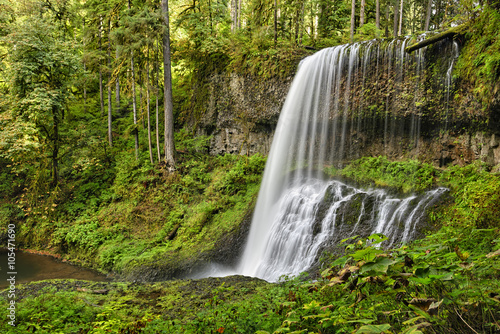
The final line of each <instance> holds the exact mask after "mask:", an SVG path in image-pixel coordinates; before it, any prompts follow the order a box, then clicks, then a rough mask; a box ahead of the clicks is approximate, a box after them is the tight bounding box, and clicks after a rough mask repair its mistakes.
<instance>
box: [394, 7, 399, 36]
mask: <svg viewBox="0 0 500 334" xmlns="http://www.w3.org/2000/svg"><path fill="white" fill-rule="evenodd" d="M398 19H399V2H398V0H394V28H393V35H394V37H398Z"/></svg>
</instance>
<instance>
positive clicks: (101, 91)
mask: <svg viewBox="0 0 500 334" xmlns="http://www.w3.org/2000/svg"><path fill="white" fill-rule="evenodd" d="M101 54H102V16H101V17H99V97H100V99H101V115H104V92H103V88H102V65H101Z"/></svg>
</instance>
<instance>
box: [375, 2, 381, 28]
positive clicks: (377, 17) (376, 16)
mask: <svg viewBox="0 0 500 334" xmlns="http://www.w3.org/2000/svg"><path fill="white" fill-rule="evenodd" d="M375 26H376V27H377V29H380V0H377V3H376V8H375Z"/></svg>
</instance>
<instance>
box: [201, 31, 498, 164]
mask: <svg viewBox="0 0 500 334" xmlns="http://www.w3.org/2000/svg"><path fill="white" fill-rule="evenodd" d="M407 43H409V41H406V40H399V41H398V40H396V41H392V42H391V41H385V42H384V41H383V42H377V43H375V42H367V43H364V44H362V45H360V47H359V49H357V50H356V52H357V53H356V55H352V52H353V51H351V55H346V57H351V58H352V59H354V58H353V57H356V59H355V60H354V61H352V60H350V61H351V62H352V64H351V63H349V64H348V65H345V68H344V69H343V70H345V71H346V73H349V74H348V75H346V76H344V77H342V78H341V79H340V80H341V82H340V85H341V86H342V87H343V88H342V91H341V92H340V93H339V94H340V95H339V96H340V98H339V97H337V99H338V100H339V106H338V109H339V110H342V113H341V114H335V113H333V111H332V112H331V114H330V117H329V118H330V120H329V121H331V122H334V121H341V122H345V124H346V125H345V129H346V130H345V131H347V132H346V134H343V135H345V136H346V138H348V140H347V142H346V144H345V145H346V147H345V148H344V149H343V151H344V152H345V156H343V157H342V160H343V161H348V160H351V159H354V158H358V157H360V156H378V155H387V156H388V157H390V158H394V159H399V158H419V159H421V160H423V161H426V162H431V163H433V164H434V165H436V166H443V165H448V164H467V163H470V162H472V161H473V160H476V159H480V160H482V161H484V162H486V163H487V164H488V165H490V166H492V167H493V166H496V165H498V164H500V125H499V124H500V122H499V120H500V105H499V104H498V103H495V101H492V103H491V105H489V106H482V105H480V104H479V102H478V101H477V99H475V97H474V94H473V92H472V88H471V87H472V85H471V84H470V83H469V82H467V80H466V78H465V79H464V78H453V75H452V74H453V72H452V70H453V66H454V63H455V62H456V60H457V57H458V56H459V52H460V49H461V48H463V47H464V46H465V47H466V45H460V44H458V43H456V42H453V41H452V40H445V41H442V42H440V43H438V44H435V45H433V46H431V47H427V49H426V50H425V51H419V52H420V53H419V52H416V53H414V54H407V53H405V52H404V51H403V50H404V46H405V45H407ZM346 62H347V61H346ZM343 66H344V65H343ZM292 80H293V78H292V77H287V78H284V79H283V78H270V79H265V80H264V79H261V78H258V77H252V76H249V75H240V74H237V73H225V72H218V73H214V74H213V75H212V76H211V77H210V78H209V79H208V81H207V87H208V94H205V97H204V99H205V100H206V101H204V105H205V106H207V108H206V110H205V112H204V114H203V115H201V116H200V117H199V119H198V120H197V122H196V123H197V130H198V133H199V134H204V135H211V136H212V139H211V146H210V152H211V153H212V154H222V153H233V154H242V155H246V154H254V153H257V152H259V153H262V154H267V153H268V152H269V150H270V147H271V143H272V138H273V133H274V129H275V127H276V124H277V122H278V118H279V115H280V111H281V109H282V106H283V103H284V101H285V98H286V96H287V93H288V90H289V87H290V85H291V82H292ZM332 99H335V97H334V96H332ZM497 100H498V99H497ZM333 142H335V141H333Z"/></svg>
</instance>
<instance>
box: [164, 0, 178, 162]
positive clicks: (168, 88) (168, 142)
mask: <svg viewBox="0 0 500 334" xmlns="http://www.w3.org/2000/svg"><path fill="white" fill-rule="evenodd" d="M161 8H162V15H163V22H164V30H163V73H164V74H163V79H164V85H163V106H164V114H165V164H166V165H167V168H168V169H170V170H173V169H174V168H175V143H174V106H173V103H172V71H171V61H170V23H169V17H168V0H161Z"/></svg>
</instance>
